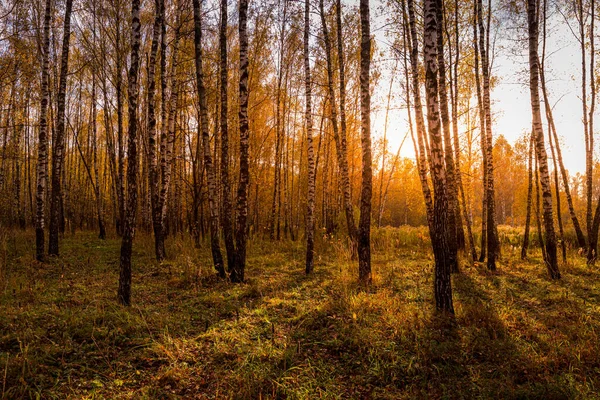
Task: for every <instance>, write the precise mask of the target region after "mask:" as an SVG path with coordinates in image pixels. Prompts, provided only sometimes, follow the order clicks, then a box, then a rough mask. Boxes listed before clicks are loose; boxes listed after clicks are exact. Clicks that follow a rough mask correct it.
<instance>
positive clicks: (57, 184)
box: [48, 0, 73, 256]
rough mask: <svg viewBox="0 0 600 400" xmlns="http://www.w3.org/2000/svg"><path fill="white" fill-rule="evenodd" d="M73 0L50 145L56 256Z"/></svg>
mask: <svg viewBox="0 0 600 400" xmlns="http://www.w3.org/2000/svg"><path fill="white" fill-rule="evenodd" d="M72 6H73V0H67V1H66V6H65V19H64V27H63V43H62V54H61V57H60V78H59V85H58V106H57V111H56V136H55V137H54V141H53V146H52V195H51V197H50V232H49V235H48V254H49V255H53V256H58V252H59V250H58V234H59V230H60V203H61V200H62V190H61V189H62V187H61V186H62V175H63V166H64V152H65V131H66V129H65V106H66V104H65V100H66V95H67V75H68V73H69V43H70V40H71V10H72Z"/></svg>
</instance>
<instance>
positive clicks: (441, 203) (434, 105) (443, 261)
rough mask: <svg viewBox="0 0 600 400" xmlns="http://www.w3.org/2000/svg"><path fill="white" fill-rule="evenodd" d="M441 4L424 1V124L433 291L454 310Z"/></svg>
mask: <svg viewBox="0 0 600 400" xmlns="http://www.w3.org/2000/svg"><path fill="white" fill-rule="evenodd" d="M440 6H441V3H440V2H439V1H436V0H425V2H424V10H423V17H424V33H423V43H424V49H423V50H424V52H423V59H424V65H425V99H426V101H427V123H428V131H429V140H430V143H431V156H430V157H431V161H430V164H431V172H432V174H431V175H432V180H433V191H434V204H433V228H434V231H433V234H432V235H431V236H432V245H433V253H434V257H435V272H434V275H435V276H434V294H435V302H436V308H437V309H438V310H440V311H444V312H448V313H451V314H453V313H454V306H453V304H452V284H451V278H450V269H451V265H450V260H452V259H453V258H454V257H456V254H450V252H451V251H454V252H456V247H455V248H454V249H451V248H450V247H449V245H448V235H447V232H448V231H447V229H448V226H447V223H448V215H447V212H448V195H447V186H446V166H445V165H444V147H443V143H442V131H441V124H440V104H439V92H438V57H437V34H438V27H437V24H438V23H439V21H438V20H437V18H436V16H437V15H438V12H437V8H438V7H440Z"/></svg>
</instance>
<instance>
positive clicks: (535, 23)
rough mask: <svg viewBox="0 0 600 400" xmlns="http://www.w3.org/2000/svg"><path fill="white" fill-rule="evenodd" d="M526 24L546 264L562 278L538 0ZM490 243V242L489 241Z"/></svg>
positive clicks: (529, 6)
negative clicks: (542, 84)
mask: <svg viewBox="0 0 600 400" xmlns="http://www.w3.org/2000/svg"><path fill="white" fill-rule="evenodd" d="M527 26H528V33H529V91H530V94H531V112H532V118H533V134H534V138H535V152H536V156H537V159H538V164H539V174H540V183H541V186H542V197H543V209H544V213H543V216H544V228H545V232H546V244H545V247H546V254H547V260H546V266H547V267H548V272H549V274H550V277H551V278H552V279H559V278H560V272H559V270H558V260H557V255H556V234H555V232H554V218H553V210H552V189H551V184H550V174H549V171H548V158H547V155H546V148H545V145H544V132H543V129H542V116H541V112H540V94H539V57H538V41H539V0H528V1H527ZM488 244H489V242H488Z"/></svg>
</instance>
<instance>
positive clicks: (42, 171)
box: [35, 0, 52, 261]
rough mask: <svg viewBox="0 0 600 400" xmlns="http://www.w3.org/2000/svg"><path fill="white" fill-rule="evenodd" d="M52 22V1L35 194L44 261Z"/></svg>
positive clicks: (39, 256) (44, 47)
mask: <svg viewBox="0 0 600 400" xmlns="http://www.w3.org/2000/svg"><path fill="white" fill-rule="evenodd" d="M51 20H52V0H46V11H45V13H44V36H43V39H42V81H41V89H42V92H41V95H40V132H39V138H38V159H37V178H36V192H35V207H36V209H35V249H36V252H35V258H36V259H37V260H38V261H44V258H45V256H44V255H45V249H44V225H45V205H46V187H47V182H48V176H47V174H46V173H47V170H48V104H49V102H50V95H49V89H48V80H49V64H50V61H49V60H50V58H49V56H50V23H51Z"/></svg>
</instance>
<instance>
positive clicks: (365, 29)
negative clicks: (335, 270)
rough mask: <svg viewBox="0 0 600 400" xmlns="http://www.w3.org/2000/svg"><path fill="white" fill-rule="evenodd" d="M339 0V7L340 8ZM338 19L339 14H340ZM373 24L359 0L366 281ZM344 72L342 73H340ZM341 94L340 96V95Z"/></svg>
mask: <svg viewBox="0 0 600 400" xmlns="http://www.w3.org/2000/svg"><path fill="white" fill-rule="evenodd" d="M339 4H340V3H339V0H338V7H339ZM338 18H339V17H338ZM370 68H371V27H370V11H369V0H360V115H361V145H362V164H363V165H362V185H361V194H360V220H359V224H358V275H359V280H360V281H361V282H362V283H363V284H367V285H368V284H370V283H371V279H372V278H371V199H372V195H373V166H372V162H373V161H372V155H371V90H370V88H369V83H370ZM340 75H341V74H340ZM340 97H341V96H340Z"/></svg>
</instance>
